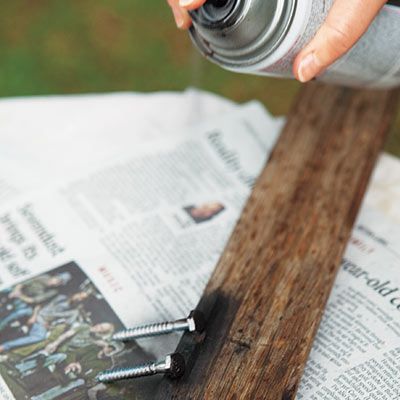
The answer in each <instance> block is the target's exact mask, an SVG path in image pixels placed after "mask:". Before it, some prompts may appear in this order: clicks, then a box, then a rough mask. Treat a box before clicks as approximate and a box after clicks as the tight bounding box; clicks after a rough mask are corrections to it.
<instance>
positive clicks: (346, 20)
mask: <svg viewBox="0 0 400 400" xmlns="http://www.w3.org/2000/svg"><path fill="white" fill-rule="evenodd" d="M386 1H387V0H335V2H334V3H333V6H332V8H331V10H330V11H329V14H328V17H327V18H326V20H325V22H324V24H323V25H322V26H321V28H320V29H319V30H318V32H317V34H316V35H315V37H314V39H312V40H311V42H310V43H309V44H308V45H307V46H306V47H305V48H304V49H303V50H302V51H301V52H300V53H299V54H298V55H297V57H296V59H295V62H294V65H293V73H294V75H295V77H296V78H297V79H298V80H299V81H300V82H307V81H309V80H311V79H313V78H314V77H316V76H318V75H319V74H321V73H322V72H323V71H324V70H325V69H326V68H328V67H329V66H330V65H331V64H333V63H334V62H335V61H336V60H337V59H338V58H340V57H341V56H343V55H344V54H345V53H346V52H347V51H348V50H350V49H351V48H352V47H353V45H354V44H355V43H356V42H357V41H358V39H360V37H361V36H362V35H363V34H364V33H365V32H366V31H367V29H368V27H369V26H370V24H371V23H372V21H373V20H374V18H375V17H376V15H377V14H378V12H379V11H380V9H381V8H382V7H383V6H384V5H385V4H386Z"/></svg>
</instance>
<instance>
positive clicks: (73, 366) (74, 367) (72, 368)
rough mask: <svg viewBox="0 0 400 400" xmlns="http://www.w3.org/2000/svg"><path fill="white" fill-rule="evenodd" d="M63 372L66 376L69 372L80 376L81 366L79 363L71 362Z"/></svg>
mask: <svg viewBox="0 0 400 400" xmlns="http://www.w3.org/2000/svg"><path fill="white" fill-rule="evenodd" d="M64 372H65V373H66V374H69V373H71V372H72V373H74V374H80V373H81V372H82V365H81V364H80V363H79V362H72V363H70V364H68V365H67V366H66V367H65V369H64Z"/></svg>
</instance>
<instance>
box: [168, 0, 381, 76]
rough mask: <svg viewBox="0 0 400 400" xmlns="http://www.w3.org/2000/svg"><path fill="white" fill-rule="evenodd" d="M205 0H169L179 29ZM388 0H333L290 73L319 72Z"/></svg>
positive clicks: (349, 44)
mask: <svg viewBox="0 0 400 400" xmlns="http://www.w3.org/2000/svg"><path fill="white" fill-rule="evenodd" d="M205 2H206V0H168V3H169V5H170V6H171V8H172V11H173V13H174V17H175V21H176V24H177V26H178V28H180V29H187V28H189V27H190V25H191V23H192V22H191V19H190V16H189V14H188V10H194V9H196V8H199V7H201V6H202V5H203V4H204V3H205ZM386 2H387V0H336V1H335V2H334V4H333V6H332V8H331V10H330V11H329V13H328V17H327V18H326V20H325V22H324V24H323V25H322V26H321V28H320V29H319V30H318V32H317V34H316V35H315V37H314V38H313V39H312V40H311V42H310V43H309V44H308V45H307V46H306V47H305V48H304V49H303V50H302V51H300V53H299V54H298V55H297V57H296V59H295V62H294V65H293V73H294V76H295V77H296V79H298V80H299V81H300V82H307V81H309V80H311V79H313V78H314V77H316V76H318V75H319V74H321V73H322V72H323V71H324V70H325V69H326V68H328V67H329V66H330V65H331V64H333V63H334V62H335V61H336V60H337V59H338V58H340V57H341V56H343V55H344V54H345V53H346V52H347V51H348V50H350V49H351V48H352V47H353V45H354V44H355V43H356V42H357V41H358V39H360V37H361V36H362V35H363V34H364V33H365V32H366V31H367V29H368V27H369V25H370V24H371V23H372V21H373V20H374V18H375V17H376V15H377V14H378V12H379V11H380V9H381V8H382V7H383V6H384V5H385V4H386Z"/></svg>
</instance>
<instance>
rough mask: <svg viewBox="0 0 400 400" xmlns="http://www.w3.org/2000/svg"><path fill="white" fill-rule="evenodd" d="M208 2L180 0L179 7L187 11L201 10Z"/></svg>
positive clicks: (204, 0) (203, 0)
mask: <svg viewBox="0 0 400 400" xmlns="http://www.w3.org/2000/svg"><path fill="white" fill-rule="evenodd" d="M206 1H207V0H179V5H180V6H181V7H182V8H184V9H186V10H195V9H196V8H200V7H201V6H202V5H203V4H204V3H205V2H206Z"/></svg>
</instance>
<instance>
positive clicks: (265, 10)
mask: <svg viewBox="0 0 400 400" xmlns="http://www.w3.org/2000/svg"><path fill="white" fill-rule="evenodd" d="M333 2H334V0H208V1H207V2H206V3H205V4H204V5H203V6H202V7H201V8H200V9H198V10H195V11H192V12H191V16H192V19H193V25H192V28H191V30H190V35H191V37H192V40H193V42H194V43H195V45H196V46H197V47H198V49H199V50H200V51H201V53H202V54H203V55H204V56H206V57H207V58H208V59H209V60H211V61H212V62H214V63H216V64H218V65H220V66H221V67H223V68H225V69H228V70H231V71H234V72H241V73H248V74H255V75H266V76H276V77H283V78H289V77H293V73H292V65H293V62H294V59H295V57H296V55H297V54H298V53H299V51H300V50H301V49H302V48H303V47H304V46H305V45H306V44H307V43H308V42H309V41H310V40H311V39H312V37H313V36H314V35H315V34H316V32H317V30H318V28H319V27H320V26H321V25H322V23H323V22H324V20H325V18H326V16H327V14H328V12H329V10H330V8H331V6H332V4H333ZM318 79H319V80H321V81H325V82H330V83H336V84H342V85H347V86H356V87H377V88H386V87H394V86H398V85H400V0H392V1H389V2H388V4H387V5H385V6H384V7H383V9H382V10H381V12H380V13H379V15H378V16H377V17H376V19H375V20H374V22H373V23H372V25H371V26H370V28H369V29H368V31H367V32H366V33H365V34H364V35H363V37H362V38H361V39H360V40H359V41H358V42H357V44H356V45H355V46H354V47H353V48H352V49H351V50H350V51H349V52H347V53H346V54H345V55H344V56H343V57H342V58H340V59H339V60H338V61H336V62H335V63H334V64H333V65H332V66H331V67H329V68H328V69H327V70H326V71H325V72H324V73H323V74H322V75H321V76H320V77H318Z"/></svg>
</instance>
